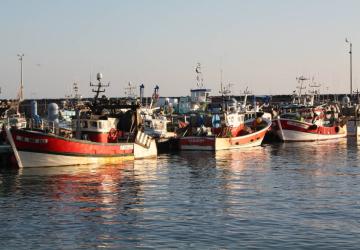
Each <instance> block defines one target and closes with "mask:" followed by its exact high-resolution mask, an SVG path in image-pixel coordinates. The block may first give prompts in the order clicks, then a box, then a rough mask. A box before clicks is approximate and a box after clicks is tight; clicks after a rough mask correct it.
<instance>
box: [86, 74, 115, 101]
mask: <svg viewBox="0 0 360 250" xmlns="http://www.w3.org/2000/svg"><path fill="white" fill-rule="evenodd" d="M102 77H103V76H102V74H101V73H97V75H96V79H97V80H98V83H97V84H93V83H92V82H91V81H90V86H91V87H96V88H95V89H92V92H94V93H95V97H94V104H95V105H96V104H97V101H98V99H99V94H100V93H103V92H105V87H109V86H110V82H108V83H107V84H103V83H102V82H101V79H102Z"/></svg>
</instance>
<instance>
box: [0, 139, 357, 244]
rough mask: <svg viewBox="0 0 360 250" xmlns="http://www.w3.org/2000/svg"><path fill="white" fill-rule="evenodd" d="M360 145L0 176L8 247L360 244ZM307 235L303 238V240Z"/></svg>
mask: <svg viewBox="0 0 360 250" xmlns="http://www.w3.org/2000/svg"><path fill="white" fill-rule="evenodd" d="M358 152H359V146H358V144H357V142H356V141H351V140H342V141H341V140H340V141H336V142H335V141H333V142H321V143H287V144H275V145H266V146H264V147H255V148H249V149H244V150H243V149H242V150H230V151H219V152H216V153H214V152H180V153H175V154H168V155H167V154H164V155H160V156H159V157H158V158H157V159H149V160H148V159H147V160H145V159H144V160H136V161H130V162H124V163H123V164H119V165H107V166H76V167H66V168H64V167H62V168H33V169H24V170H23V171H19V170H14V169H1V170H0V208H1V209H0V221H1V225H2V226H1V227H0V241H1V242H2V243H3V244H4V245H6V246H7V247H8V248H13V249H21V248H22V249H29V248H36V249H39V248H45V249H49V248H51V246H54V244H56V245H57V246H61V248H70V249H73V248H83V249H89V248H98V247H102V248H115V249H120V248H126V249H133V248H137V247H139V248H146V247H148V248H166V249H167V248H175V247H177V248H196V249H208V248H216V249H217V248H239V246H246V247H249V248H250V247H252V248H275V249H282V248H306V247H308V248H310V247H309V246H312V247H313V248H321V247H322V248H328V247H334V248H341V247H344V246H345V247H348V246H350V247H351V246H357V245H358V243H360V240H359V237H358V235H359V228H360V224H359V221H360V217H359V214H360V213H359V210H360V206H359V202H358V200H359V199H360V195H359V194H360V185H359V184H358V183H359V177H360V168H359V167H358V159H359V158H358ZM304 239H305V240H304Z"/></svg>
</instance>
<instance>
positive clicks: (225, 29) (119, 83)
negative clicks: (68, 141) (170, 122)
mask: <svg viewBox="0 0 360 250" xmlns="http://www.w3.org/2000/svg"><path fill="white" fill-rule="evenodd" d="M359 10H360V1H357V0H352V1H351V0H271V1H269V0H262V1H261V0H248V1H245V0H221V1H220V0H129V1H126V0H102V1H101V0H98V1H95V0H62V1H56V0H23V1H20V0H0V39H1V40H0V73H1V76H2V77H1V79H0V87H1V94H0V99H1V98H15V97H16V95H17V91H18V89H19V82H20V62H19V60H18V57H17V54H19V53H24V58H23V66H24V96H25V98H27V99H30V98H31V99H32V98H62V97H64V96H66V95H70V94H71V93H72V85H73V83H74V82H77V83H78V86H79V90H80V93H81V94H82V95H83V96H84V97H90V96H92V95H93V94H92V93H91V87H90V86H89V81H90V78H91V80H92V81H93V82H95V80H96V79H95V76H96V73H97V72H102V73H103V76H104V78H103V81H104V83H107V82H110V87H109V88H107V90H106V95H107V96H110V97H120V96H124V95H125V94H124V89H125V87H126V86H127V84H128V82H129V81H131V82H132V83H133V84H134V85H137V86H139V85H140V84H142V83H143V84H144V85H145V95H147V96H150V95H151V93H152V91H153V88H154V87H155V85H156V84H157V85H158V86H159V87H160V96H185V95H189V92H190V89H191V88H196V81H195V79H196V75H195V67H196V64H197V63H198V62H200V63H201V65H202V72H203V78H204V85H205V87H207V88H210V89H212V94H213V95H217V94H218V93H219V89H220V72H221V70H222V72H223V74H222V75H223V77H222V79H223V82H224V84H229V83H230V84H231V86H232V87H231V90H232V93H233V94H235V95H238V94H241V93H243V91H244V90H245V89H246V88H248V90H250V91H251V92H252V93H254V94H258V95H260V94H272V95H274V94H291V92H292V91H293V90H295V88H296V86H297V85H298V84H297V81H296V77H299V76H300V75H304V76H305V77H309V78H314V80H315V81H316V82H317V83H319V84H321V87H320V91H321V92H323V93H348V92H349V88H350V87H349V85H350V84H349V70H350V67H349V53H348V52H349V44H347V43H345V38H346V37H347V38H348V39H349V40H350V41H351V42H352V44H353V89H354V90H355V89H357V88H360V69H359V67H360V53H359V54H358V53H357V51H360V50H358V49H357V48H358V47H360V30H359V24H360V15H359Z"/></svg>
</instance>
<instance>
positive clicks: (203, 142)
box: [178, 96, 271, 151]
mask: <svg viewBox="0 0 360 250" xmlns="http://www.w3.org/2000/svg"><path fill="white" fill-rule="evenodd" d="M241 107H242V105H240V103H238V102H237V101H236V100H235V99H233V98H230V97H229V96H223V97H222V102H220V103H212V104H211V105H209V107H208V113H205V114H201V113H195V114H193V115H191V116H190V119H189V120H190V121H189V123H188V124H187V126H186V127H184V128H182V129H181V130H179V131H178V134H180V136H179V147H180V149H181V150H209V151H217V150H226V149H235V148H244V147H254V146H259V145H261V143H262V141H263V139H264V137H265V134H266V132H267V130H268V129H269V128H270V126H271V121H270V120H268V119H266V118H262V117H261V116H262V114H261V113H258V115H257V117H256V118H253V119H248V120H247V121H245V118H246V117H247V116H246V112H244V111H243V110H242V108H241Z"/></svg>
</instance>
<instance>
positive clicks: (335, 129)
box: [272, 76, 347, 142]
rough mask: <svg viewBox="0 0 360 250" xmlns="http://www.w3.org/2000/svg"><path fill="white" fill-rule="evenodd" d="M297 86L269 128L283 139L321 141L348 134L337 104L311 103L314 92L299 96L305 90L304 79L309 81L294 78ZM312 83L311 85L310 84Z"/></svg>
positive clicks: (313, 98) (286, 140)
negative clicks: (297, 92) (295, 91)
mask: <svg viewBox="0 0 360 250" xmlns="http://www.w3.org/2000/svg"><path fill="white" fill-rule="evenodd" d="M297 79H298V81H299V83H300V86H299V87H298V88H299V94H297V95H294V98H293V101H292V103H291V104H289V105H285V106H283V107H281V108H280V110H279V112H280V114H279V115H278V116H277V117H276V119H274V121H273V123H272V125H273V126H272V129H273V130H274V131H275V132H276V133H277V135H278V136H279V138H280V139H281V140H282V141H284V142H291V141H320V140H331V139H339V138H344V137H346V136H347V127H346V123H347V118H345V117H342V116H341V115H340V109H339V107H338V105H337V104H336V103H325V104H318V105H316V104H315V103H314V100H315V96H314V95H302V93H301V90H302V89H305V87H304V85H303V82H304V81H306V80H308V79H307V78H305V77H303V76H301V77H299V78H297ZM310 86H311V85H310Z"/></svg>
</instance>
